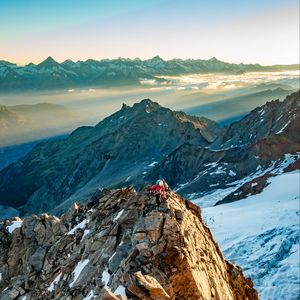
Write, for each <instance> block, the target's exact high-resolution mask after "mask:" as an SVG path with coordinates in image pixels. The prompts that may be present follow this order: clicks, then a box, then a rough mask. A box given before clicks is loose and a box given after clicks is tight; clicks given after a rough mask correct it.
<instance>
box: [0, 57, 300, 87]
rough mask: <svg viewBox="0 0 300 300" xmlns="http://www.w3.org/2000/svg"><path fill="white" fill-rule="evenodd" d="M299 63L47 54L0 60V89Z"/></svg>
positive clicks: (268, 68) (269, 68)
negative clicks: (32, 59) (20, 62)
mask: <svg viewBox="0 0 300 300" xmlns="http://www.w3.org/2000/svg"><path fill="white" fill-rule="evenodd" d="M298 67H299V66H298V65H273V66H261V65H259V64H243V63H240V64H232V63H226V62H223V61H220V60H218V59H216V58H215V57H214V58H212V59H209V60H202V59H197V60H195V59H187V60H183V59H172V60H163V59H162V58H160V57H159V56H155V57H153V58H152V59H148V60H141V59H138V58H137V59H124V58H118V59H103V60H99V61H98V60H93V59H88V60H86V61H77V62H73V61H72V60H66V61H64V62H62V63H58V62H56V61H55V60H54V59H53V58H52V57H48V58H47V59H45V60H44V61H43V62H41V63H40V64H37V65H35V64H33V63H30V64H28V65H26V66H22V67H21V66H17V65H16V64H13V63H10V62H7V61H4V60H0V92H1V91H2V92H5V91H6V92H8V91H24V90H53V89H66V88H76V87H97V86H106V85H114V84H118V85H123V84H139V83H140V80H150V79H156V80H158V81H163V80H164V79H160V78H157V77H156V76H159V75H179V74H192V73H208V72H209V73H212V72H223V73H234V74H241V73H244V72H249V71H280V70H297V69H298Z"/></svg>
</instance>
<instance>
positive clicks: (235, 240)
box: [203, 170, 300, 300]
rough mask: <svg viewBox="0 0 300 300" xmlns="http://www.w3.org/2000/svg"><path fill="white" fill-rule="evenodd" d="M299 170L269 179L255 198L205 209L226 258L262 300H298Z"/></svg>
mask: <svg viewBox="0 0 300 300" xmlns="http://www.w3.org/2000/svg"><path fill="white" fill-rule="evenodd" d="M299 176H300V174H299V170H297V171H293V172H290V173H284V174H281V175H278V176H276V177H271V178H269V179H268V186H267V187H266V188H265V189H264V190H263V191H262V192H261V193H259V194H256V195H253V196H251V195H250V196H245V199H243V200H242V201H237V202H234V203H229V204H223V205H218V206H215V207H208V208H205V209H204V210H203V214H204V218H205V221H206V222H207V223H208V225H209V227H210V228H211V229H212V232H213V234H214V236H215V238H216V239H217V241H218V243H220V246H221V249H222V250H223V251H224V254H225V257H226V258H227V259H230V260H232V261H234V262H235V263H238V264H239V265H241V266H242V267H243V269H244V271H245V273H246V274H247V276H251V278H252V279H253V281H254V283H255V286H256V288H257V289H258V291H259V293H260V298H261V299H291V300H292V299H297V298H298V296H299V293H300V290H299V280H300V276H299V255H300V249H299Z"/></svg>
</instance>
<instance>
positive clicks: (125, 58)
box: [0, 55, 300, 67]
mask: <svg viewBox="0 0 300 300" xmlns="http://www.w3.org/2000/svg"><path fill="white" fill-rule="evenodd" d="M154 58H160V59H161V60H163V61H172V60H184V61H186V60H195V61H196V60H203V61H210V60H216V61H220V62H224V63H230V64H236V65H238V64H243V65H260V66H266V67H269V66H277V65H282V66H293V65H300V63H299V62H297V63H291V64H282V63H276V64H261V63H243V62H239V63H237V62H230V61H225V60H220V59H218V58H217V57H215V56H213V57H211V58H208V59H205V58H179V57H173V58H170V59H164V58H162V57H161V56H159V55H155V56H153V57H150V58H145V59H141V58H140V57H134V58H130V57H123V56H118V57H115V58H108V57H106V58H99V59H95V58H87V59H85V60H81V59H78V60H76V61H75V60H72V59H70V58H66V59H64V60H57V59H55V58H53V56H52V55H49V56H47V57H46V58H45V59H43V60H41V61H40V62H39V63H33V62H32V61H29V62H27V63H18V62H12V61H9V60H6V59H0V61H1V60H2V61H6V62H9V63H11V64H15V65H17V66H19V67H26V66H27V65H29V64H34V65H39V64H40V63H42V62H44V61H45V60H47V59H53V60H54V61H55V62H57V63H59V64H61V63H64V62H66V61H68V60H69V61H72V62H74V63H77V62H86V61H88V60H95V61H103V60H118V59H124V60H140V61H146V60H151V59H154Z"/></svg>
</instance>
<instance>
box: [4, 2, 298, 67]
mask: <svg viewBox="0 0 300 300" xmlns="http://www.w3.org/2000/svg"><path fill="white" fill-rule="evenodd" d="M49 55H51V56H52V57H54V58H55V59H56V60H58V61H63V60H65V59H67V58H70V59H73V60H85V59H88V58H94V59H101V58H116V57H120V56H122V57H129V58H135V57H140V58H142V59H145V58H151V57H153V56H155V55H160V56H161V57H162V58H164V59H171V58H204V59H208V58H211V57H213V56H216V57H217V58H219V59H221V60H225V61H229V62H244V63H261V64H277V63H282V64H289V63H298V62H299V4H298V0H251V1H246V0H245V1H242V0H222V1H221V0H213V1H209V0H147V1H143V0H109V1H108V0H51V1H50V0H26V1H25V0H0V59H5V60H9V61H12V62H16V63H19V64H25V63H29V62H34V63H38V62H40V61H41V60H43V59H45V58H46V57H47V56H49Z"/></svg>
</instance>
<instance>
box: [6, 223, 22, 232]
mask: <svg viewBox="0 0 300 300" xmlns="http://www.w3.org/2000/svg"><path fill="white" fill-rule="evenodd" d="M22 223H23V221H13V222H12V224H11V225H9V226H7V227H6V230H7V231H8V232H9V233H12V232H13V231H14V230H15V229H17V228H20V227H22Z"/></svg>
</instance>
